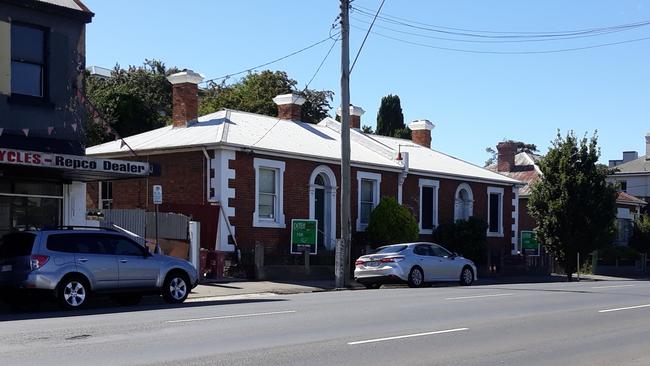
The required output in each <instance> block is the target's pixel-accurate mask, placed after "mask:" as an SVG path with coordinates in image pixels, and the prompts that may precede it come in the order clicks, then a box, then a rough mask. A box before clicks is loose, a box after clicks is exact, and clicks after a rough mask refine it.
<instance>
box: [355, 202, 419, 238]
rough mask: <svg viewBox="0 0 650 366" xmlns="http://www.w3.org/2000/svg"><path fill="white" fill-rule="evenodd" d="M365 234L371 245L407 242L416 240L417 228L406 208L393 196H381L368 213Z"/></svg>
mask: <svg viewBox="0 0 650 366" xmlns="http://www.w3.org/2000/svg"><path fill="white" fill-rule="evenodd" d="M366 235H367V239H368V241H369V243H370V245H372V246H373V247H376V246H381V245H386V244H395V243H407V242H412V241H416V240H418V235H419V228H418V223H417V221H416V220H415V216H413V214H412V213H411V211H410V210H409V209H408V208H406V207H404V206H402V205H400V204H399V203H397V200H396V199H395V198H394V197H383V198H382V199H381V201H380V202H379V205H377V207H375V209H374V210H373V211H372V213H371V214H370V222H369V223H368V227H367V228H366Z"/></svg>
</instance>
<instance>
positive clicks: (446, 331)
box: [348, 328, 469, 346]
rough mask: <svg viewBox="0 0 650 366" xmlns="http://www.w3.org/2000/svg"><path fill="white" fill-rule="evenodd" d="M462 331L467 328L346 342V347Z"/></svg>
mask: <svg viewBox="0 0 650 366" xmlns="http://www.w3.org/2000/svg"><path fill="white" fill-rule="evenodd" d="M464 330H469V328H456V329H447V330H437V331H434V332H425V333H415V334H406V335H401V336H395V337H385V338H375V339H368V340H365V341H354V342H348V345H350V346H354V345H357V344H366V343H376V342H384V341H393V340H396V339H404V338H413V337H423V336H429V335H435V334H445V333H454V332H461V331H464Z"/></svg>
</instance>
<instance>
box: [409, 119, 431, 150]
mask: <svg viewBox="0 0 650 366" xmlns="http://www.w3.org/2000/svg"><path fill="white" fill-rule="evenodd" d="M434 127H436V126H435V125H434V124H433V123H431V121H429V120H428V119H418V120H416V121H413V122H411V123H409V125H408V128H409V129H410V130H411V140H412V141H413V142H415V143H416V144H418V145H421V146H424V147H426V148H427V149H430V148H431V130H433V128H434Z"/></svg>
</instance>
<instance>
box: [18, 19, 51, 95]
mask: <svg viewBox="0 0 650 366" xmlns="http://www.w3.org/2000/svg"><path fill="white" fill-rule="evenodd" d="M45 45H46V32H45V29H43V28H40V27H36V26H29V25H22V24H16V23H14V24H12V26H11V93H12V94H19V95H27V96H31V97H39V98H40V97H44V96H45V93H44V90H45V72H46V63H45V59H46V52H45V50H46V47H45Z"/></svg>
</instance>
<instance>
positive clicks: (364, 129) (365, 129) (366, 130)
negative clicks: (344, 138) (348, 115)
mask: <svg viewBox="0 0 650 366" xmlns="http://www.w3.org/2000/svg"><path fill="white" fill-rule="evenodd" d="M361 132H363V133H375V132H374V131H373V130H372V127H371V126H368V125H363V126H361Z"/></svg>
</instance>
